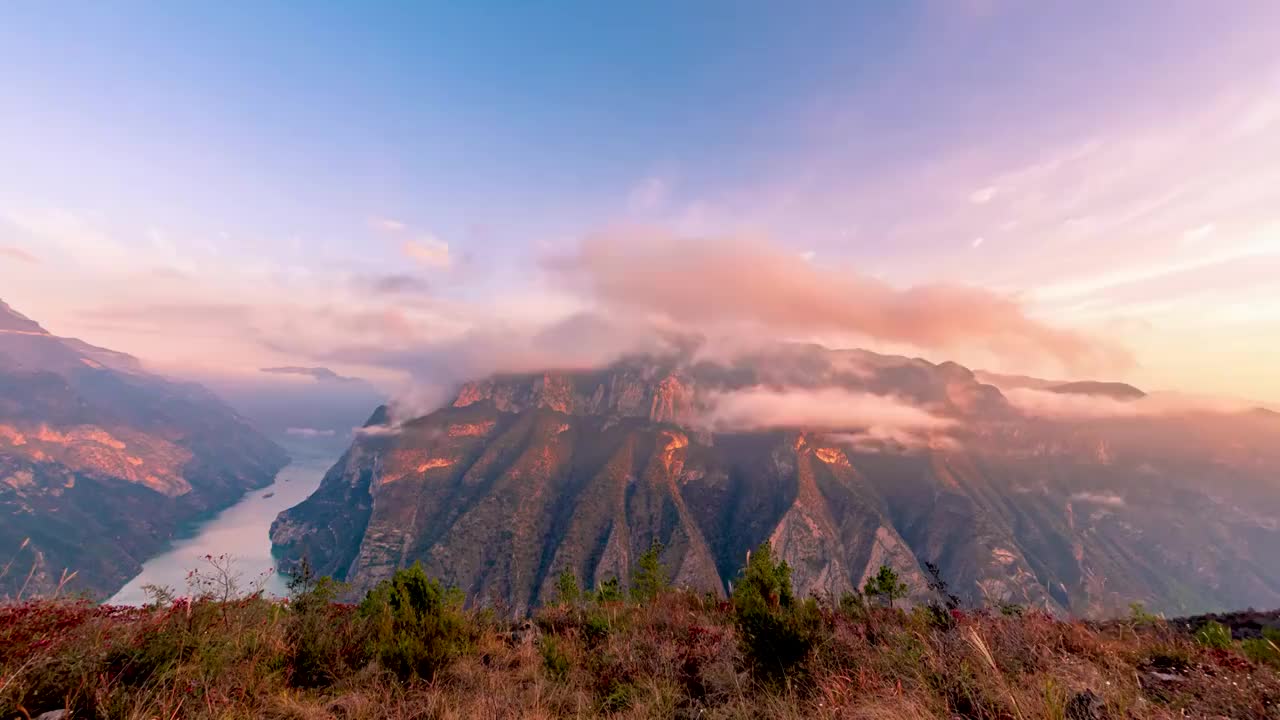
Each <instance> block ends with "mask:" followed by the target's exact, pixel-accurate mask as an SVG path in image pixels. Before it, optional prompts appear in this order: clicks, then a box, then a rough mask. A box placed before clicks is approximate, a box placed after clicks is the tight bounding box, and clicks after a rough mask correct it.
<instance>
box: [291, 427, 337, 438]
mask: <svg viewBox="0 0 1280 720" xmlns="http://www.w3.org/2000/svg"><path fill="white" fill-rule="evenodd" d="M285 433H286V434H288V435H292V436H294V437H300V438H308V439H310V438H322V437H326V438H327V437H333V436H334V435H336V434H337V431H335V430H319V429H316V428H298V427H291V428H287V429H286V430H285Z"/></svg>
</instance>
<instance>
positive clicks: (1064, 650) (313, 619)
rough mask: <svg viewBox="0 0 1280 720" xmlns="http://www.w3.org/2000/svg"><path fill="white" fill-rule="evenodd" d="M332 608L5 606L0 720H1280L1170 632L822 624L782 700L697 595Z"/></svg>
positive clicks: (724, 609)
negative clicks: (1220, 719)
mask: <svg viewBox="0 0 1280 720" xmlns="http://www.w3.org/2000/svg"><path fill="white" fill-rule="evenodd" d="M316 592H317V591H315V590H310V591H308V592H307V593H304V594H302V595H301V596H299V597H297V598H295V599H294V600H293V601H290V602H280V601H272V600H269V599H265V598H263V597H260V596H256V595H255V596H249V597H240V598H234V599H227V600H222V599H214V598H213V597H208V596H206V597H204V598H197V599H195V600H186V599H176V600H167V599H166V600H165V601H163V602H159V603H157V604H155V605H153V606H150V607H146V608H118V607H102V606H95V605H93V604H90V603H87V602H82V601H74V600H65V599H64V600H56V599H54V600H48V599H46V600H28V601H25V602H10V603H8V604H4V605H0V718H33V717H36V716H38V715H39V714H40V713H42V712H45V711H49V710H54V709H61V708H68V709H70V711H71V717H73V718H127V719H133V718H136V719H138V720H142V719H143V718H166V719H175V718H244V717H260V718H297V719H298V720H310V719H313V718H315V719H319V718H342V719H343V720H359V719H362V718H370V719H372V718H440V719H445V718H592V717H606V716H607V717H619V718H743V719H747V718H750V719H751V720H757V719H759V718H804V719H805V720H820V719H825V718H875V719H889V718H917V717H939V718H951V717H965V718H991V719H993V720H994V719H997V718H1000V719H1012V718H1025V719H1027V720H1030V719H1032V718H1054V719H1057V718H1065V717H1071V715H1070V709H1071V708H1072V707H1073V706H1078V705H1080V704H1081V702H1082V701H1081V700H1080V699H1079V697H1084V696H1083V693H1085V692H1086V691H1089V692H1092V693H1093V694H1095V695H1096V696H1097V698H1098V699H1099V700H1100V704H1101V706H1102V707H1103V708H1105V713H1106V716H1108V717H1112V718H1125V717H1133V718H1169V717H1182V716H1195V717H1201V716H1207V717H1213V716H1226V717H1251V718H1269V717H1270V718H1280V706H1278V703H1280V669H1278V668H1277V666H1276V664H1274V663H1273V662H1272V657H1271V655H1270V654H1269V649H1270V647H1271V645H1270V644H1267V645H1263V644H1262V643H1264V642H1265V643H1271V640H1270V639H1267V638H1262V639H1261V641H1258V642H1252V643H1243V642H1241V641H1229V642H1228V643H1227V644H1226V646H1225V647H1224V646H1223V638H1222V634H1221V633H1217V634H1216V635H1214V636H1213V637H1212V638H1210V639H1211V642H1209V643H1205V642H1202V641H1197V638H1196V634H1195V633H1193V632H1190V631H1188V630H1186V629H1185V628H1180V627H1177V626H1176V625H1175V624H1173V623H1165V622H1164V621H1159V620H1157V621H1146V622H1142V623H1134V622H1124V623H1121V622H1116V623H1110V624H1088V623H1083V622H1066V621H1062V620H1059V619H1055V618H1053V617H1051V616H1049V615H1046V614H1043V613H1039V612H1036V611H1026V612H1024V613H1023V614H1022V615H1020V616H1009V615H1004V614H1002V613H1000V612H999V611H998V610H993V611H989V612H988V611H979V612H970V611H953V612H946V611H942V612H939V611H938V609H936V608H934V609H927V608H918V609H915V610H912V611H904V610H901V609H891V608H883V607H873V606H867V605H856V604H846V607H845V608H844V609H840V608H838V607H833V606H831V605H828V604H824V603H814V604H813V606H812V607H811V608H809V609H806V610H805V611H804V612H805V613H806V617H808V614H809V613H812V618H813V619H812V642H811V643H810V644H808V646H807V649H806V651H805V653H804V654H803V656H802V657H800V658H798V659H797V660H795V662H794V664H793V665H790V666H789V667H788V668H787V672H788V678H789V681H788V682H785V683H779V682H776V681H774V680H773V678H772V677H771V672H763V671H762V670H761V668H762V667H764V666H762V665H761V663H760V662H759V661H760V660H761V658H753V657H752V656H751V655H752V653H753V652H754V651H753V649H752V648H753V647H756V646H755V645H753V643H752V642H746V641H744V638H743V637H742V636H741V635H740V632H741V631H742V630H741V628H742V627H743V624H742V622H741V619H740V618H739V616H738V613H739V611H738V609H737V608H736V607H735V605H734V603H733V602H726V601H723V600H720V599H716V598H709V597H706V596H701V595H694V594H691V593H685V592H681V591H673V590H664V591H662V592H659V593H656V594H655V595H654V596H653V597H652V598H650V599H648V600H646V601H644V602H631V603H626V602H621V601H612V600H611V601H609V602H604V603H601V602H597V601H589V602H583V603H576V604H564V605H560V606H555V607H547V608H542V609H540V610H538V611H537V612H536V613H535V614H534V616H533V617H532V618H531V619H512V620H507V619H502V618H499V617H497V616H496V615H495V614H494V613H493V612H491V611H486V610H463V609H462V608H461V607H460V606H459V605H457V604H456V601H455V599H454V598H451V597H449V596H448V595H447V594H445V593H443V592H442V589H441V588H439V587H438V586H436V585H433V584H430V583H429V582H428V583H427V584H423V580H422V578H416V579H411V582H409V583H408V584H407V585H405V584H402V585H401V586H400V587H394V586H390V587H385V588H383V589H382V590H381V591H376V592H374V593H371V594H370V596H369V598H367V599H366V600H365V601H364V602H363V603H361V605H359V606H354V605H346V604H342V603H336V602H332V601H331V598H330V597H329V596H317V595H316V594H315V593H316ZM397 597H398V598H399V599H398V600H397V599H393V598H397ZM781 611H782V610H781V605H779V612H781ZM806 622H808V621H806ZM753 627H755V626H753ZM1201 640H1204V638H1201ZM1254 640H1257V639H1254ZM406 657H409V658H410V659H412V662H406V660H405V658H406Z"/></svg>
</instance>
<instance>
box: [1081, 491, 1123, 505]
mask: <svg viewBox="0 0 1280 720" xmlns="http://www.w3.org/2000/svg"><path fill="white" fill-rule="evenodd" d="M1071 502H1079V503H1089V504H1091V505H1105V506H1107V507H1124V505H1125V502H1124V498H1123V497H1121V496H1119V495H1116V494H1115V493H1095V492H1077V493H1072V494H1071Z"/></svg>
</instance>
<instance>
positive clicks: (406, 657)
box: [360, 563, 471, 679]
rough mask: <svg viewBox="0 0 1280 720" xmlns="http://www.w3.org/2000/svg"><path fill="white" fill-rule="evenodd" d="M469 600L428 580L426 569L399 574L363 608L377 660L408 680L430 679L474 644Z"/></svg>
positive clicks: (373, 593) (416, 567) (373, 592)
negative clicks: (466, 602) (466, 606)
mask: <svg viewBox="0 0 1280 720" xmlns="http://www.w3.org/2000/svg"><path fill="white" fill-rule="evenodd" d="M462 603H463V596H462V593H461V592H459V591H458V590H457V589H455V588H445V587H444V586H443V585H441V584H440V582H439V581H438V580H434V579H432V578H429V577H427V574H426V572H425V571H423V569H422V565H421V564H420V563H414V564H413V567H410V568H408V569H405V570H397V571H396V573H395V575H393V576H392V577H391V579H390V580H383V581H382V582H380V583H378V585H377V586H376V587H374V589H372V590H370V591H369V594H368V595H367V596H365V599H364V600H363V601H362V602H361V603H360V615H361V616H362V617H363V618H364V619H365V620H366V622H367V623H368V632H369V646H370V651H371V654H372V655H373V656H374V657H376V658H377V659H378V660H379V661H380V662H381V663H382V665H383V667H385V668H387V669H388V670H391V671H392V672H394V673H396V675H398V676H400V677H401V678H402V679H408V678H411V677H421V678H426V679H430V678H432V677H434V676H435V674H436V672H437V671H439V670H440V669H441V668H443V667H444V666H445V665H447V664H448V663H449V662H450V661H451V660H452V659H453V658H454V657H456V656H457V655H458V654H460V653H461V652H462V651H463V650H465V649H466V648H467V647H468V646H469V645H470V642H471V638H470V627H469V625H468V623H467V622H466V618H465V617H463V615H462Z"/></svg>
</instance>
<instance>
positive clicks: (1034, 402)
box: [1004, 387, 1253, 420]
mask: <svg viewBox="0 0 1280 720" xmlns="http://www.w3.org/2000/svg"><path fill="white" fill-rule="evenodd" d="M1004 395H1005V397H1006V398H1007V399H1008V400H1009V403H1010V404H1011V405H1013V406H1014V407H1015V408H1017V409H1018V410H1020V411H1021V412H1022V413H1024V414H1026V415H1032V416H1035V417H1042V418H1048V419H1052V420H1089V419H1101V418H1136V417H1157V416H1172V415H1186V414H1192V413H1238V412H1244V411H1247V410H1250V409H1253V408H1252V407H1251V406H1250V405H1248V404H1247V403H1243V402H1239V401H1234V400H1229V399H1222V398H1208V397H1197V396H1190V395H1181V394H1175V393H1163V394H1161V393H1155V394H1150V395H1147V396H1145V397H1141V398H1136V399H1132V400H1122V399H1117V398H1114V397H1110V396H1107V395H1087V394H1080V393H1062V392H1054V391H1052V390H1040V389H1036V388H1026V387H1023V388H1012V389H1009V390H1005V391H1004Z"/></svg>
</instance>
